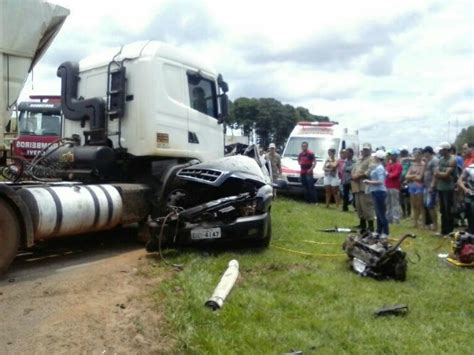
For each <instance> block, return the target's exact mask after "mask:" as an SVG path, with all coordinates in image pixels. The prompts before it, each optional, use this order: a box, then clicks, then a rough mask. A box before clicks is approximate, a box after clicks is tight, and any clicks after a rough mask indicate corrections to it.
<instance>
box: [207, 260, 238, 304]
mask: <svg viewBox="0 0 474 355" xmlns="http://www.w3.org/2000/svg"><path fill="white" fill-rule="evenodd" d="M238 276H239V262H238V261H237V260H231V261H230V262H229V266H228V268H227V270H226V271H225V272H224V275H222V278H221V280H220V281H219V283H218V284H217V287H216V289H215V290H214V293H213V294H212V296H211V298H209V299H208V300H207V301H206V303H205V305H206V306H208V307H210V308H212V309H213V310H214V311H215V310H216V309H218V308H222V306H223V305H224V301H225V299H226V297H227V296H228V295H229V293H230V291H231V290H232V287H234V284H235V281H236V280H237V277H238Z"/></svg>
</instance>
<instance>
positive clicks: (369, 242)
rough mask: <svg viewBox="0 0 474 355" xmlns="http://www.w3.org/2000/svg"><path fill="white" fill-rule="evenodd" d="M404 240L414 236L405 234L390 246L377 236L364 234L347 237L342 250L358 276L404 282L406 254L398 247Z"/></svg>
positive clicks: (368, 233)
mask: <svg viewBox="0 0 474 355" xmlns="http://www.w3.org/2000/svg"><path fill="white" fill-rule="evenodd" d="M406 238H416V236H415V235H413V234H406V235H404V236H403V237H402V238H401V239H400V240H399V241H398V242H397V243H396V244H395V245H393V246H392V245H391V244H389V242H388V240H386V239H381V238H380V236H379V235H378V234H376V233H371V232H365V233H364V234H359V235H350V236H348V237H347V239H346V240H345V241H344V243H343V245H342V249H343V250H344V251H345V252H346V253H347V256H348V257H349V260H350V265H351V267H352V269H353V270H354V271H355V272H357V273H358V274H359V275H362V276H371V277H374V278H376V279H385V278H393V279H395V280H399V281H405V279H406V272H407V261H406V253H405V252H403V251H402V250H401V248H400V245H401V243H402V242H403V241H404V240H405V239H406Z"/></svg>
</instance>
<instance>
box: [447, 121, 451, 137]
mask: <svg viewBox="0 0 474 355" xmlns="http://www.w3.org/2000/svg"><path fill="white" fill-rule="evenodd" d="M450 130H451V121H448V142H451V140H450V135H451V134H450V133H451V132H450Z"/></svg>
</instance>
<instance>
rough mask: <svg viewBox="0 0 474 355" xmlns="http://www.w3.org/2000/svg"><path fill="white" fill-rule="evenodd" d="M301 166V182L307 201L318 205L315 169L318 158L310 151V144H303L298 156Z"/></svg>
mask: <svg viewBox="0 0 474 355" xmlns="http://www.w3.org/2000/svg"><path fill="white" fill-rule="evenodd" d="M298 164H299V165H300V180H301V184H302V185H303V189H304V196H305V200H306V202H308V203H316V189H315V187H314V177H313V169H314V167H315V166H316V157H315V156H314V153H313V152H312V151H311V150H309V149H308V142H303V143H301V153H300V154H299V155H298Z"/></svg>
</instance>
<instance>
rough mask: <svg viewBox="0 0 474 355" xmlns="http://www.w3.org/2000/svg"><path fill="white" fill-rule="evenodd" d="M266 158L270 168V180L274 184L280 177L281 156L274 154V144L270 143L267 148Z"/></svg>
mask: <svg viewBox="0 0 474 355" xmlns="http://www.w3.org/2000/svg"><path fill="white" fill-rule="evenodd" d="M266 158H267V160H268V161H269V162H270V164H271V166H272V179H273V181H274V182H276V181H277V180H278V177H279V176H280V175H281V156H280V154H278V153H277V152H276V146H275V143H270V145H269V146H268V153H267V156H266Z"/></svg>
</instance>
